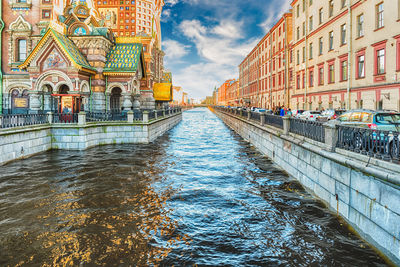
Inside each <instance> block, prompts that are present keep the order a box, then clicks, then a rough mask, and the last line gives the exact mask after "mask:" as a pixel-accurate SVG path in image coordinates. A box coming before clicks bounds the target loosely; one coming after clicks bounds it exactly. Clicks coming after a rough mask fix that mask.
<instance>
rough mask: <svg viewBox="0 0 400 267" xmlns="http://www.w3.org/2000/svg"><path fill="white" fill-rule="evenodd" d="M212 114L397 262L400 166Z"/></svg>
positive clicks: (265, 127)
mask: <svg viewBox="0 0 400 267" xmlns="http://www.w3.org/2000/svg"><path fill="white" fill-rule="evenodd" d="M216 114H217V115H218V116H219V117H220V118H221V119H222V120H223V121H224V122H225V123H226V124H227V125H228V126H229V127H230V128H232V129H233V130H234V131H236V132H237V133H238V134H239V135H241V136H242V137H243V138H244V139H245V140H247V141H249V142H251V143H252V144H253V145H254V146H255V147H257V148H258V149H259V150H260V151H261V152H262V153H263V154H265V155H267V156H268V157H269V158H271V159H272V160H273V161H274V162H275V163H276V164H278V165H279V166H280V167H281V168H282V169H283V170H284V171H286V172H287V173H288V174H289V175H291V176H293V177H294V178H295V179H297V180H298V181H300V183H301V184H303V186H304V187H306V188H307V189H308V190H309V191H311V192H312V193H313V194H314V195H315V196H317V197H318V198H319V199H321V200H322V201H323V202H324V203H325V204H326V205H327V206H328V207H329V208H330V209H332V210H333V211H334V212H335V213H337V214H338V215H340V216H341V217H343V218H344V219H345V220H346V221H347V222H348V223H349V224H350V225H351V226H352V227H354V229H355V230H356V231H357V232H358V233H359V234H360V235H361V237H363V238H364V239H366V240H367V241H368V242H369V243H371V244H372V245H373V246H375V247H377V248H378V249H379V250H380V251H382V252H383V253H384V254H385V255H386V256H387V257H388V258H389V259H390V260H392V261H393V262H394V263H395V264H398V265H400V165H398V164H394V163H387V162H383V161H380V165H381V166H376V165H373V166H371V164H370V163H368V162H367V163H364V162H363V161H361V160H360V155H359V154H356V153H353V152H349V151H346V152H345V153H344V154H340V152H338V151H336V153H335V152H330V151H328V150H326V147H325V146H324V144H320V145H319V144H318V142H307V141H306V140H304V138H303V139H298V138H296V137H295V136H293V135H291V134H290V135H284V134H283V131H282V130H280V129H277V128H274V127H268V126H261V125H258V124H256V123H254V122H251V121H248V120H246V119H244V118H240V117H236V116H234V115H232V114H227V113H222V112H220V111H216ZM372 161H373V160H372ZM375 161H376V160H375ZM389 165H390V166H389ZM382 166H383V167H382ZM384 166H387V168H384ZM389 170H390V171H389ZM385 177H386V178H390V179H386V178H385ZM389 181H390V182H389Z"/></svg>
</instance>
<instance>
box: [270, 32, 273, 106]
mask: <svg viewBox="0 0 400 267" xmlns="http://www.w3.org/2000/svg"><path fill="white" fill-rule="evenodd" d="M269 48H270V49H269V55H270V57H269V103H270V109H271V110H272V84H273V82H272V67H271V66H272V56H273V55H272V53H273V51H272V49H271V48H272V37H271V32H270V35H269Z"/></svg>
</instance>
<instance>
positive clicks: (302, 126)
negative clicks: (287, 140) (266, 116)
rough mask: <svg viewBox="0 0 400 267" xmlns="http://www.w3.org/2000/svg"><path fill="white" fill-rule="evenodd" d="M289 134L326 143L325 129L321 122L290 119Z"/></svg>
mask: <svg viewBox="0 0 400 267" xmlns="http://www.w3.org/2000/svg"><path fill="white" fill-rule="evenodd" d="M289 132H291V133H294V134H298V135H301V136H305V137H307V138H310V139H312V140H315V141H318V142H322V143H325V128H324V126H323V124H322V123H321V122H317V121H307V120H302V119H296V118H290V128H289Z"/></svg>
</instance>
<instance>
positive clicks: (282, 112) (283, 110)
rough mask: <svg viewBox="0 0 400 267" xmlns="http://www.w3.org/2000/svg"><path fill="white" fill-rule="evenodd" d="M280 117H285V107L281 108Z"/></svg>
mask: <svg viewBox="0 0 400 267" xmlns="http://www.w3.org/2000/svg"><path fill="white" fill-rule="evenodd" d="M279 115H280V116H281V117H283V116H285V107H284V106H282V107H281V110H280V112H279Z"/></svg>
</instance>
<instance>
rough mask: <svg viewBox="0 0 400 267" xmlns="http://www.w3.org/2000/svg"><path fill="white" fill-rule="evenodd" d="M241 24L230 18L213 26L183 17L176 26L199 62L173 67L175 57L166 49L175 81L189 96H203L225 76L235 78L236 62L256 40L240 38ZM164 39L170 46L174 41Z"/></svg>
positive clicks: (236, 75)
mask: <svg viewBox="0 0 400 267" xmlns="http://www.w3.org/2000/svg"><path fill="white" fill-rule="evenodd" d="M242 27H243V23H241V22H235V21H230V20H223V21H221V22H220V23H219V24H218V25H216V26H214V27H206V26H204V25H203V24H202V23H201V22H200V21H198V20H185V21H182V22H181V24H180V25H179V27H178V29H179V30H180V31H181V32H182V33H183V35H184V36H185V37H186V38H188V39H189V40H190V41H192V42H193V45H194V46H195V49H196V52H197V54H198V55H199V56H200V58H201V62H200V63H197V64H191V65H189V66H187V67H185V68H177V69H176V70H175V69H174V65H173V64H174V63H175V58H174V56H170V55H168V53H169V52H168V51H166V55H168V58H166V60H165V62H166V65H168V67H169V68H171V69H172V71H173V81H174V84H175V85H179V86H183V88H184V90H186V91H187V92H189V94H190V96H191V97H194V98H202V97H205V96H206V95H209V94H211V93H212V90H213V89H214V87H215V86H220V84H221V83H222V82H224V81H225V80H227V79H232V78H238V65H239V63H240V62H241V61H242V60H243V58H244V57H245V56H246V55H247V54H248V53H249V52H250V50H251V49H252V48H253V47H254V46H255V45H256V43H257V42H258V40H257V39H251V40H243V39H242V38H241V33H242ZM166 42H167V43H169V46H170V47H171V49H172V47H173V45H172V44H174V43H173V42H171V41H166ZM164 45H165V42H164ZM174 49H175V48H174Z"/></svg>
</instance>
